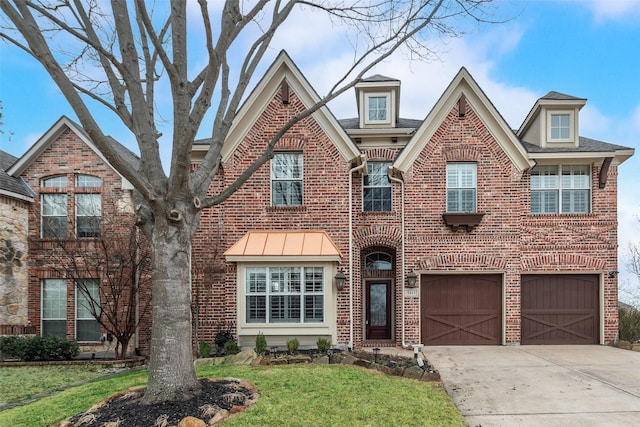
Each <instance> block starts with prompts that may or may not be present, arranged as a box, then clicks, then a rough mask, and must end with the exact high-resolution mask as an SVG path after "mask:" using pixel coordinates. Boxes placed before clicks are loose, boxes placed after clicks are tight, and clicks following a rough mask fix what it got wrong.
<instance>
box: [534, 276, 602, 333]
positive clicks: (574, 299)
mask: <svg viewBox="0 0 640 427" xmlns="http://www.w3.org/2000/svg"><path fill="white" fill-rule="evenodd" d="M598 282H599V281H598V276H596V275H584V274H572V275H523V276H522V323H521V325H522V338H521V344H598V342H599V339H598V337H599V336H600V333H599V331H600V328H599V318H600V316H599V310H598V307H599V298H598V295H599V292H598Z"/></svg>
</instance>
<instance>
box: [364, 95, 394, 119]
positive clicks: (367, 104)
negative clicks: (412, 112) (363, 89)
mask: <svg viewBox="0 0 640 427" xmlns="http://www.w3.org/2000/svg"><path fill="white" fill-rule="evenodd" d="M372 98H385V101H386V104H387V114H386V117H385V119H384V120H377V119H370V118H369V110H370V108H369V107H370V102H371V99H372ZM363 114H364V123H365V124H370V125H380V124H391V94H390V93H388V92H369V93H365V95H364V111H363Z"/></svg>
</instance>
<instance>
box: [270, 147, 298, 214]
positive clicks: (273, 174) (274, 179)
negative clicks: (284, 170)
mask: <svg viewBox="0 0 640 427" xmlns="http://www.w3.org/2000/svg"><path fill="white" fill-rule="evenodd" d="M281 155H296V156H297V158H298V167H299V170H300V175H299V176H282V177H281V176H277V174H276V171H275V168H276V165H277V163H276V162H275V161H274V160H275V158H276V156H281ZM270 163H271V165H270V170H271V185H270V189H271V206H273V207H290V206H302V205H303V204H304V158H303V155H302V152H297V151H281V152H278V153H274V157H273V159H272V160H271V162H270ZM277 182H297V183H299V186H300V203H299V204H294V203H277V202H276V200H275V195H276V192H275V191H274V185H275V183H277Z"/></svg>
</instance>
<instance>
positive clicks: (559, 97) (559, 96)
mask: <svg viewBox="0 0 640 427" xmlns="http://www.w3.org/2000/svg"><path fill="white" fill-rule="evenodd" d="M540 99H549V100H554V101H586V99H584V98H578V97H576V96H571V95H566V94H564V93H560V92H556V91H555V90H552V91H550V92H549V93H547V94H546V95H545V96H543V97H541V98H540Z"/></svg>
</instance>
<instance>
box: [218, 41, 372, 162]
mask: <svg viewBox="0 0 640 427" xmlns="http://www.w3.org/2000/svg"><path fill="white" fill-rule="evenodd" d="M284 79H286V80H287V83H288V84H289V87H290V88H291V89H292V90H293V92H295V94H296V95H297V97H298V98H299V99H300V101H302V103H303V105H304V106H305V107H307V108H309V107H311V106H313V105H315V104H317V103H318V101H320V96H319V95H318V94H317V93H316V92H315V90H314V89H313V87H311V85H310V84H309V82H308V81H307V79H306V78H305V77H304V75H303V74H302V72H301V71H300V70H299V69H298V67H297V66H296V65H295V64H294V62H293V61H292V60H291V58H290V57H289V55H288V54H287V53H286V52H285V51H284V50H283V51H281V52H280V54H279V55H278V57H277V58H276V59H275V61H274V62H273V64H271V66H270V67H269V69H268V70H267V72H266V73H265V74H264V76H263V77H262V79H260V81H259V82H258V84H257V85H256V87H255V88H254V89H253V91H252V92H251V94H250V95H249V97H248V98H247V99H246V100H245V102H244V103H243V104H242V107H240V110H239V111H238V114H236V117H235V119H234V121H233V124H232V125H231V129H230V130H229V134H228V135H227V139H226V140H225V142H224V145H223V146H222V152H221V156H222V161H227V160H228V159H229V158H230V157H231V155H232V154H233V152H234V151H235V149H236V148H237V147H238V145H239V144H240V142H242V140H243V139H244V137H245V136H246V135H247V133H248V132H249V130H250V129H251V128H252V127H253V124H254V123H255V122H256V121H257V120H258V118H259V117H260V115H261V114H262V113H263V112H264V110H265V109H266V107H267V105H268V104H269V103H270V102H271V101H272V99H273V97H274V96H275V95H276V93H277V91H278V90H280V85H281V83H282V81H283V80H284ZM311 117H313V118H314V119H315V120H316V122H317V123H318V125H320V127H321V128H322V130H323V131H324V132H325V134H327V136H328V137H329V139H330V140H331V141H333V143H334V144H335V146H336V148H337V149H338V151H339V152H340V154H341V155H342V157H343V158H344V159H345V161H351V160H353V159H355V158H357V157H358V156H359V155H360V150H359V149H358V147H356V145H355V143H354V142H353V141H352V140H351V138H349V136H348V135H347V134H346V132H345V131H344V129H342V127H341V126H340V124H339V123H338V120H337V119H336V118H335V117H334V116H333V114H332V113H331V111H330V110H329V109H328V108H327V106H324V107H322V108H320V109H319V110H318V111H316V112H315V113H313V114H312V116H311Z"/></svg>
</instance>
